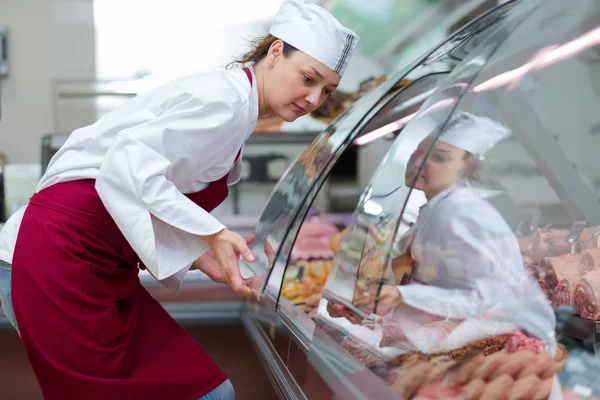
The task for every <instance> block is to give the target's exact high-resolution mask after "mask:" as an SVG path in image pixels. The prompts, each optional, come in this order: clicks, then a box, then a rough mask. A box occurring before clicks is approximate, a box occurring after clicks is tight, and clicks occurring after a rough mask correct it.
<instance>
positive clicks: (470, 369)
mask: <svg viewBox="0 0 600 400" xmlns="http://www.w3.org/2000/svg"><path fill="white" fill-rule="evenodd" d="M484 360H485V356H484V355H483V354H477V355H476V356H475V357H473V358H472V359H470V360H469V361H467V362H466V363H464V364H463V365H461V367H460V370H459V371H458V372H457V373H456V374H454V375H453V376H452V377H450V378H449V381H450V382H451V383H454V384H456V385H464V384H466V383H467V382H469V381H471V377H472V375H473V373H474V372H475V371H476V370H477V369H478V368H479V367H481V365H482V364H483V362H484Z"/></svg>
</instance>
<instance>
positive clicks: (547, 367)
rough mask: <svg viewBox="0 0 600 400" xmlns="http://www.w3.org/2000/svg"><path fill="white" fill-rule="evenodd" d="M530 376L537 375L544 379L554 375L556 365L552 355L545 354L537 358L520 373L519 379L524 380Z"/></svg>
mask: <svg viewBox="0 0 600 400" xmlns="http://www.w3.org/2000/svg"><path fill="white" fill-rule="evenodd" d="M529 375H537V376H539V377H540V378H542V379H544V377H547V376H548V375H554V364H553V361H552V357H551V356H550V354H548V353H546V352H544V353H541V354H538V355H537V356H535V357H534V358H533V359H532V360H531V363H530V364H529V365H527V366H526V367H525V368H523V369H522V370H521V372H519V374H518V375H517V379H521V378H524V377H526V376H529Z"/></svg>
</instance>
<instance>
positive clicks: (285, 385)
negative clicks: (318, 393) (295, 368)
mask: <svg viewBox="0 0 600 400" xmlns="http://www.w3.org/2000/svg"><path fill="white" fill-rule="evenodd" d="M242 325H243V326H244V328H245V329H246V333H247V335H248V337H249V338H250V341H251V342H252V344H253V345H254V347H255V350H256V351H257V352H258V354H260V356H261V357H259V359H260V360H261V362H262V363H263V366H264V367H265V369H266V370H267V371H268V372H270V376H269V378H271V380H272V383H273V387H275V388H276V389H278V391H279V393H280V395H281V398H282V399H289V400H302V399H306V396H305V395H304V393H303V392H302V389H300V387H299V386H298V384H297V383H296V381H295V380H294V378H293V377H292V375H291V374H290V372H289V371H288V369H287V367H286V366H285V363H284V361H283V360H282V359H281V358H280V357H279V355H278V354H277V351H276V350H275V348H274V347H273V345H272V344H271V341H270V340H269V338H268V337H266V335H265V333H264V332H263V330H262V329H261V328H260V326H259V325H258V323H257V322H256V321H255V320H253V319H252V318H251V317H250V316H249V315H244V316H243V317H242Z"/></svg>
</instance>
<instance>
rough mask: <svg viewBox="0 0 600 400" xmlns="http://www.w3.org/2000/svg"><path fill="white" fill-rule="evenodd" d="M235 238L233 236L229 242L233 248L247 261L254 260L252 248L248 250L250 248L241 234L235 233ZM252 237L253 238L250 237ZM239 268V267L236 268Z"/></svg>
mask: <svg viewBox="0 0 600 400" xmlns="http://www.w3.org/2000/svg"><path fill="white" fill-rule="evenodd" d="M237 236H238V237H237V238H234V240H232V242H231V244H232V246H233V248H234V250H235V251H236V252H237V253H238V254H239V255H241V256H242V258H243V259H244V260H246V261H248V262H254V261H255V258H254V254H252V250H250V248H249V247H248V244H247V241H246V240H245V239H244V238H242V237H241V236H239V235H237ZM252 239H254V238H252ZM238 270H239V268H238Z"/></svg>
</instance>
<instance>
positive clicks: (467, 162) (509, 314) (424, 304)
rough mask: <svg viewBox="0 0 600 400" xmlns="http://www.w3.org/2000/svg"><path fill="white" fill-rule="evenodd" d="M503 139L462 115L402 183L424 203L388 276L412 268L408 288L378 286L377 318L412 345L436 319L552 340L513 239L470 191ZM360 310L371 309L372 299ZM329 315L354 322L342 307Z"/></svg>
mask: <svg viewBox="0 0 600 400" xmlns="http://www.w3.org/2000/svg"><path fill="white" fill-rule="evenodd" d="M507 135H508V131H507V130H506V129H505V128H504V127H503V126H502V125H500V124H498V123H496V122H494V121H491V120H489V119H487V118H482V117H477V116H474V115H472V114H468V113H464V112H461V113H459V114H457V115H456V116H454V117H453V118H452V119H451V120H450V121H449V122H448V123H447V125H446V126H445V127H444V131H443V132H442V133H441V135H440V137H439V138H438V140H437V141H435V139H434V138H433V137H431V136H429V137H427V138H426V139H425V140H423V141H422V142H421V143H420V144H419V146H418V148H417V150H416V151H415V153H414V154H413V155H412V156H411V158H410V161H409V166H408V168H407V177H406V182H407V184H412V187H413V189H415V190H420V191H422V192H423V193H424V194H425V197H426V199H427V203H426V204H425V205H424V206H423V207H422V208H421V210H420V212H419V216H418V218H417V222H416V223H415V224H414V225H413V226H412V227H411V228H410V229H409V231H408V232H406V233H405V234H404V236H403V237H402V238H401V240H400V243H399V247H400V252H401V253H402V254H403V257H398V258H397V259H394V260H392V268H393V269H394V268H395V267H397V268H398V269H401V270H403V271H405V270H406V269H405V268H404V267H405V264H406V256H407V255H408V256H409V257H410V258H411V259H412V260H413V267H412V273H411V277H410V281H411V282H410V283H409V284H406V285H400V286H393V285H384V286H383V287H382V288H381V289H380V294H379V297H378V299H377V308H376V313H377V314H379V315H386V314H388V313H389V312H390V311H393V319H392V320H389V321H388V323H392V324H395V325H397V327H398V328H399V330H400V331H403V333H404V334H405V335H407V336H408V337H409V338H410V339H412V340H413V342H418V341H419V338H418V337H416V336H415V335H416V332H418V331H419V327H420V326H421V325H422V324H424V323H427V322H431V321H432V320H440V319H441V320H446V319H448V320H453V321H457V320H460V321H464V320H469V319H473V320H477V319H480V318H482V317H489V316H494V318H495V319H496V320H504V321H505V322H509V323H511V324H515V325H517V326H518V327H519V328H521V329H524V330H527V331H528V332H530V333H531V334H534V335H535V336H537V337H539V338H542V339H546V338H549V337H550V335H551V334H553V332H554V330H553V328H554V314H553V312H552V309H551V308H550V307H549V306H548V304H547V301H546V300H545V298H544V296H543V293H542V292H541V290H540V288H539V287H538V286H537V284H536V283H535V282H534V281H533V280H532V279H530V278H529V277H528V275H527V273H526V271H525V269H524V267H523V263H522V259H521V254H520V250H519V246H518V242H517V240H516V237H515V236H514V234H513V233H512V231H511V229H510V227H509V226H508V225H507V223H506V222H505V220H504V218H503V217H502V216H501V215H500V214H499V213H498V211H497V210H496V209H495V208H494V207H493V206H492V205H491V204H489V203H488V202H487V201H485V200H483V199H482V198H481V197H479V195H478V194H477V193H475V192H474V188H473V187H472V186H471V183H472V182H474V181H477V172H478V171H479V160H480V159H481V158H482V157H483V156H484V154H485V153H487V152H488V151H489V150H490V149H491V148H492V147H493V146H494V145H495V144H496V143H497V142H498V141H500V140H501V139H503V138H504V137H506V136H507ZM432 143H433V147H432ZM430 149H431V151H430V153H429V155H428V156H427V153H428V151H429V150H430ZM417 174H418V175H417ZM415 176H416V179H415ZM396 263H398V264H403V265H395V264H396ZM395 275H396V276H398V275H399V274H398V273H396V274H395ZM396 283H397V284H398V283H399V282H396ZM369 297H371V296H369ZM365 302H366V303H367V304H369V303H372V304H373V299H365ZM374 306H375V305H374V304H373V307H374ZM330 310H332V311H333V312H338V313H339V312H342V313H344V315H345V316H347V317H348V316H349V317H350V319H351V320H352V321H354V322H357V318H356V316H354V315H348V314H349V313H348V310H345V309H343V306H340V305H332V306H330ZM394 321H396V322H394ZM411 333H412V334H415V335H412V337H411ZM430 344H431V345H433V343H430ZM420 345H422V346H424V347H422V348H421V350H422V351H427V350H428V348H427V346H426V345H425V344H424V343H420Z"/></svg>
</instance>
